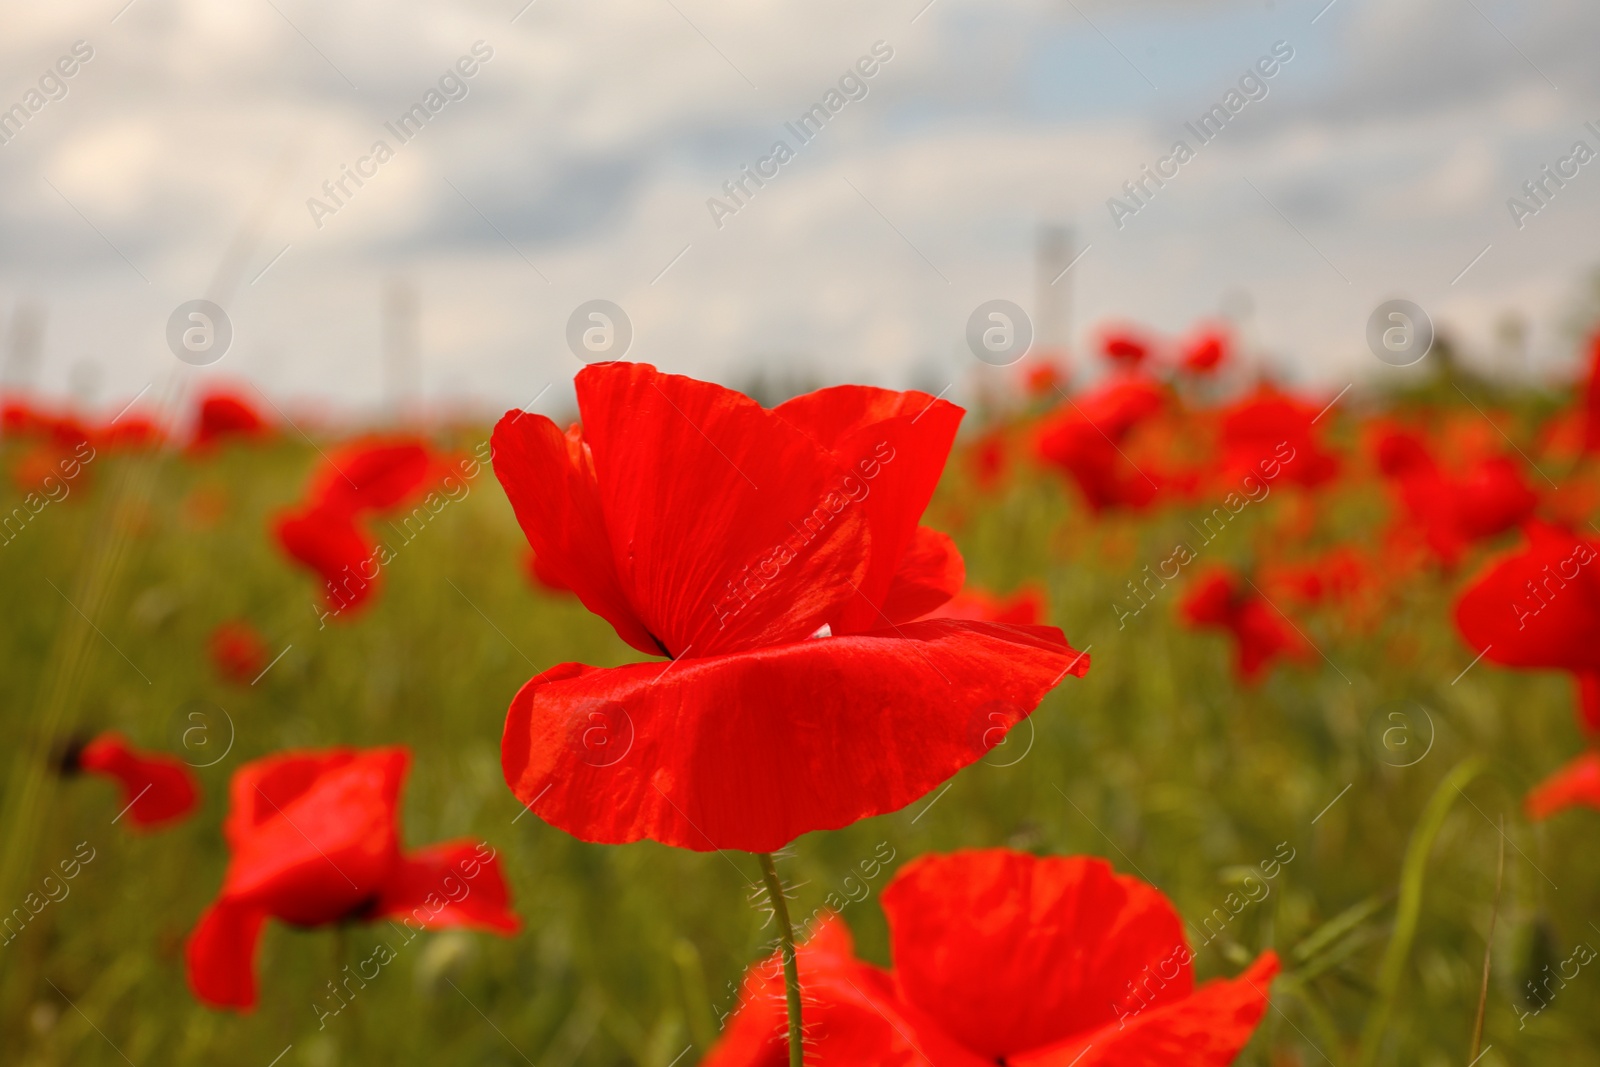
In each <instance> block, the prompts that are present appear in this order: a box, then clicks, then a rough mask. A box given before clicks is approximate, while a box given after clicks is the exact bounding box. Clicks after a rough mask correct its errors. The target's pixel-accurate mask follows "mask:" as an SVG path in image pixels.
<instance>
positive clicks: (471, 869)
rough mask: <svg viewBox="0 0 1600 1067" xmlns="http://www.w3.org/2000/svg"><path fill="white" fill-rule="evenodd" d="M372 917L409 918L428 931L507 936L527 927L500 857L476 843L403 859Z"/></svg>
mask: <svg viewBox="0 0 1600 1067" xmlns="http://www.w3.org/2000/svg"><path fill="white" fill-rule="evenodd" d="M372 917H373V918H393V919H409V920H411V921H412V922H415V923H416V924H417V925H419V926H423V927H427V928H428V929H443V928H445V927H451V926H466V927H471V928H474V929H479V930H495V931H498V932H500V933H506V934H511V933H516V931H517V930H518V929H519V928H520V926H521V925H522V924H521V922H520V921H519V920H518V919H517V915H516V913H515V912H513V911H512V910H511V897H510V894H509V893H508V892H507V890H506V880H505V876H504V875H503V874H502V873H501V871H500V858H499V857H498V856H496V855H495V853H494V851H493V850H492V849H488V848H487V846H484V845H482V844H480V843H478V842H476V841H451V842H447V843H445V844H440V845H430V846H428V847H427V848H424V849H418V850H417V851H416V852H413V853H410V854H408V855H405V856H402V857H401V859H400V863H399V864H398V865H397V866H396V867H395V869H394V870H393V871H392V872H391V873H390V875H389V879H388V881H387V882H385V883H384V886H383V892H382V893H380V894H379V896H378V902H377V904H375V905H374V906H373V912H372Z"/></svg>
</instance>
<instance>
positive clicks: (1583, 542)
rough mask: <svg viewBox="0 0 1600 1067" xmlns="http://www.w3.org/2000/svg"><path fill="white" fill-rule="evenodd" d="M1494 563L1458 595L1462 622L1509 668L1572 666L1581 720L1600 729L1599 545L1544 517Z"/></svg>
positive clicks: (1481, 647)
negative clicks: (1518, 545)
mask: <svg viewBox="0 0 1600 1067" xmlns="http://www.w3.org/2000/svg"><path fill="white" fill-rule="evenodd" d="M1525 530H1526V533H1527V544H1526V545H1525V546H1524V547H1522V548H1519V549H1517V550H1515V551H1513V552H1510V553H1507V554H1506V555H1503V556H1500V557H1499V558H1498V559H1496V560H1494V561H1492V562H1491V563H1489V564H1488V565H1487V566H1486V567H1485V568H1484V569H1483V571H1482V572H1480V573H1479V574H1478V576H1477V577H1476V578H1475V579H1473V581H1472V582H1471V583H1470V584H1469V585H1468V586H1467V588H1466V589H1465V590H1464V591H1463V592H1462V594H1461V597H1460V599H1458V600H1457V601H1456V608H1455V619H1456V628H1457V629H1458V630H1460V631H1461V637H1462V639H1463V640H1464V641H1466V643H1467V644H1468V645H1469V646H1471V647H1472V649H1473V650H1474V651H1476V652H1479V653H1481V654H1482V657H1483V658H1484V659H1487V660H1488V661H1489V662H1491V663H1498V664H1500V665H1502V666H1505V667H1523V668H1532V669H1547V670H1563V671H1570V672H1572V674H1573V675H1574V676H1575V680H1576V682H1577V686H1578V696H1579V702H1578V703H1579V715H1580V721H1581V722H1582V723H1583V725H1584V726H1585V727H1586V728H1587V729H1588V730H1589V731H1591V732H1600V566H1597V565H1596V558H1597V556H1600V545H1597V544H1596V543H1595V542H1593V541H1590V540H1588V539H1587V538H1582V537H1579V536H1577V535H1576V534H1574V533H1572V532H1571V531H1569V530H1564V529H1562V528H1561V527H1559V526H1555V525H1552V524H1550V523H1544V522H1530V523H1528V524H1527V526H1526V527H1525Z"/></svg>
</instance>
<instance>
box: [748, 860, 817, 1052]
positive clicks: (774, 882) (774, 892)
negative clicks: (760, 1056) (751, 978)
mask: <svg viewBox="0 0 1600 1067" xmlns="http://www.w3.org/2000/svg"><path fill="white" fill-rule="evenodd" d="M756 858H757V859H758V860H760V861H761V878H762V880H763V881H765V882H766V883H767V896H768V897H770V898H771V899H772V914H773V916H774V917H775V918H776V919H777V921H778V940H779V942H780V943H781V945H782V946H783V987H784V991H785V992H786V993H787V994H788V997H789V1067H805V1061H806V1053H805V1047H804V1045H803V1044H802V1043H801V1041H800V965H799V963H798V962H797V961H796V960H795V954H794V928H793V927H791V926H790V925H789V905H788V903H787V902H786V901H785V900H784V899H783V884H782V883H781V882H779V881H778V868H777V867H776V866H774V864H773V862H772V853H770V852H759V853H757V854H756Z"/></svg>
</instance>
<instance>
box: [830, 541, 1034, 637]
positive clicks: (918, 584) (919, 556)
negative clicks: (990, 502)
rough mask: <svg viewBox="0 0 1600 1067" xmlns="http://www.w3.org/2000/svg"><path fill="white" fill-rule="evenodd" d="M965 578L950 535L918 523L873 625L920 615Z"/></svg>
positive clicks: (951, 593) (944, 598)
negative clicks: (881, 609) (880, 611)
mask: <svg viewBox="0 0 1600 1067" xmlns="http://www.w3.org/2000/svg"><path fill="white" fill-rule="evenodd" d="M966 580H967V565H966V563H965V562H964V561H963V560H962V558H961V552H960V551H959V550H958V549H957V548H956V543H955V542H954V541H952V540H951V539H950V536H949V535H948V534H943V533H940V532H939V531H938V530H933V529H929V528H928V527H926V526H918V527H917V529H916V532H915V534H914V535H913V536H912V538H911V543H910V544H909V545H908V546H907V547H906V550H905V555H903V556H901V557H900V568H899V570H897V571H895V573H894V581H893V582H891V583H890V585H889V591H888V593H886V594H885V595H884V598H883V611H882V613H881V615H880V616H879V618H878V621H877V623H875V624H874V625H873V626H872V629H875V630H876V629H879V628H881V627H883V626H884V625H885V624H887V623H902V622H910V621H911V620H912V619H920V618H921V617H922V616H924V615H926V614H928V613H929V612H930V611H934V610H935V609H937V608H939V607H941V606H943V605H944V604H946V603H947V602H948V601H949V600H950V598H951V597H953V596H955V595H956V594H957V593H959V592H961V586H962V585H963V584H964V583H965V582H966ZM994 621H1002V620H994ZM1007 621H1008V620H1007ZM835 632H836V633H837V632H839V631H835Z"/></svg>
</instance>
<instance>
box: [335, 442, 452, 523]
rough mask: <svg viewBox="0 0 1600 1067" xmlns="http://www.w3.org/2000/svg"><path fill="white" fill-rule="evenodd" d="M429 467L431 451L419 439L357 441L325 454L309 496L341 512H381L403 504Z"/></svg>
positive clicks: (429, 471) (431, 459) (431, 457)
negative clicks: (322, 464)
mask: <svg viewBox="0 0 1600 1067" xmlns="http://www.w3.org/2000/svg"><path fill="white" fill-rule="evenodd" d="M432 468H433V456H432V453H430V452H429V450H428V447H427V445H426V444H425V443H424V442H422V441H416V440H407V439H398V440H362V441H356V442H354V443H352V444H349V445H346V446H344V447H343V448H341V449H339V450H338V451H337V452H335V453H334V454H333V455H332V456H330V457H328V462H327V464H326V465H325V466H324V467H323V468H322V469H321V470H320V471H319V472H318V473H317V476H316V480H315V482H314V484H313V487H312V490H311V494H310V495H311V499H312V500H313V501H315V502H317V503H318V504H320V505H322V506H324V507H327V508H330V509H332V510H334V511H337V512H340V513H343V514H354V513H355V512H357V511H362V510H371V511H381V510H385V509H388V508H393V507H397V506H399V505H400V504H402V503H404V502H405V501H406V500H407V499H408V498H409V497H410V496H411V495H412V494H413V493H415V492H416V491H417V490H418V489H420V488H421V487H422V485H423V483H424V482H426V481H427V479H428V475H429V474H430V473H431V472H432Z"/></svg>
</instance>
